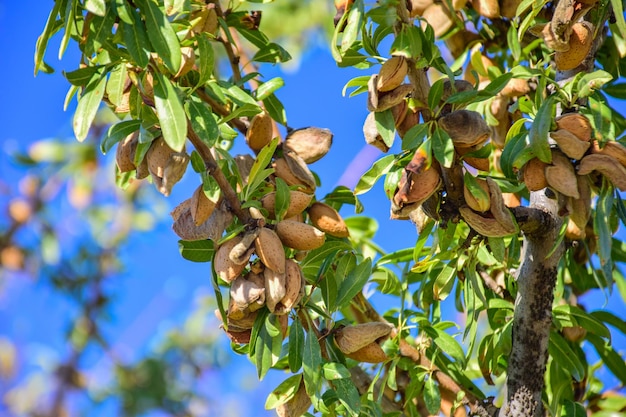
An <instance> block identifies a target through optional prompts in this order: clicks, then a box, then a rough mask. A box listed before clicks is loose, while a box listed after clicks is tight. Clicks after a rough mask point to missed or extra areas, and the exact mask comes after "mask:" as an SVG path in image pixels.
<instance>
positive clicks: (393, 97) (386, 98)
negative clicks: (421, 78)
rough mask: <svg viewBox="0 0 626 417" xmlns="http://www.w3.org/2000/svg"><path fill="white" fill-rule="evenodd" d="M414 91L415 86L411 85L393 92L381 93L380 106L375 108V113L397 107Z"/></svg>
mask: <svg viewBox="0 0 626 417" xmlns="http://www.w3.org/2000/svg"><path fill="white" fill-rule="evenodd" d="M412 91H413V86H412V85H411V84H402V85H399V86H398V87H396V88H394V89H393V90H390V91H387V92H385V93H382V92H381V93H380V94H379V96H378V106H376V108H374V111H377V112H381V111H385V110H387V109H390V108H392V107H394V106H396V105H397V104H399V103H401V102H403V101H404V100H405V99H406V98H407V96H408V95H409V94H411V92H412Z"/></svg>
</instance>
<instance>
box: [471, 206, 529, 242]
mask: <svg viewBox="0 0 626 417" xmlns="http://www.w3.org/2000/svg"><path fill="white" fill-rule="evenodd" d="M459 212H460V213H461V217H463V220H465V222H466V223H467V224H468V225H469V226H470V227H471V228H472V229H474V230H476V232H478V233H479V234H481V235H483V236H487V237H505V236H510V235H512V234H515V233H517V232H518V231H517V229H515V228H507V227H506V226H505V225H503V224H501V223H500V222H498V220H496V219H494V218H491V217H485V216H483V215H481V214H479V213H476V212H475V211H473V210H472V209H471V208H469V207H467V206H463V207H461V208H459Z"/></svg>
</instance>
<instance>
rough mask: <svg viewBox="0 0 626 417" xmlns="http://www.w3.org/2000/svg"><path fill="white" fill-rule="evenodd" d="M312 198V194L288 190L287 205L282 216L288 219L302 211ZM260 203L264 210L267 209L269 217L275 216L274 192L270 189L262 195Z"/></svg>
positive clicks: (273, 217)
mask: <svg viewBox="0 0 626 417" xmlns="http://www.w3.org/2000/svg"><path fill="white" fill-rule="evenodd" d="M312 199H313V195H312V194H307V193H304V192H302V191H290V192H289V207H288V208H287V211H286V212H285V214H284V216H283V217H284V218H286V219H288V218H289V217H293V216H295V215H298V214H300V213H302V212H303V211H304V209H305V208H307V207H308V206H309V203H311V200H312ZM261 205H262V206H263V208H264V209H265V210H267V213H268V216H269V218H270V219H275V218H276V213H275V209H276V192H274V191H272V192H271V193H269V194H266V195H265V196H263V198H261Z"/></svg>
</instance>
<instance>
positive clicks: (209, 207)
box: [190, 184, 217, 226]
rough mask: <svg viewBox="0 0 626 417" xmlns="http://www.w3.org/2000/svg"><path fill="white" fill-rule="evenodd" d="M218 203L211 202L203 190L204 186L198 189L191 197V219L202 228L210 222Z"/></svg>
mask: <svg viewBox="0 0 626 417" xmlns="http://www.w3.org/2000/svg"><path fill="white" fill-rule="evenodd" d="M216 205H217V203H216V202H214V201H212V200H209V198H208V197H207V196H206V194H205V193H204V190H203V189H202V184H200V185H199V186H198V188H196V191H194V193H193V196H192V197H191V207H190V210H191V218H192V219H193V221H194V223H195V224H196V226H200V225H201V224H202V223H204V222H205V221H207V220H208V218H209V217H211V214H213V210H215V206H216Z"/></svg>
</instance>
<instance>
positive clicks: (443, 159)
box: [431, 126, 454, 168]
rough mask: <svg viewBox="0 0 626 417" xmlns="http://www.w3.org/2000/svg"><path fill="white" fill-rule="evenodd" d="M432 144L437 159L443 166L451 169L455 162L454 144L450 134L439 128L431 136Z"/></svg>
mask: <svg viewBox="0 0 626 417" xmlns="http://www.w3.org/2000/svg"><path fill="white" fill-rule="evenodd" d="M431 142H432V149H433V155H435V158H437V160H438V161H439V163H440V164H441V165H443V166H445V167H446V168H450V167H451V166H452V162H454V143H452V139H450V136H449V135H448V133H447V132H446V131H445V130H443V129H441V128H440V127H439V126H437V127H436V128H435V131H434V132H433V135H432V136H431Z"/></svg>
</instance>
